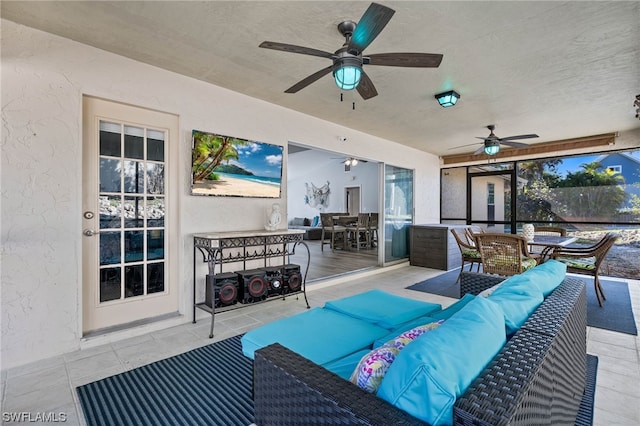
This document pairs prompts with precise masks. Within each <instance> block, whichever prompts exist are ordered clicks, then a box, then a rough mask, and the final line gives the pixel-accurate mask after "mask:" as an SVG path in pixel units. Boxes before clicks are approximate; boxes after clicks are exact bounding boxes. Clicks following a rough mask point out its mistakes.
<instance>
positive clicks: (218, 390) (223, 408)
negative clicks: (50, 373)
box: [76, 336, 253, 426]
mask: <svg viewBox="0 0 640 426" xmlns="http://www.w3.org/2000/svg"><path fill="white" fill-rule="evenodd" d="M240 337H241V336H235V337H231V338H229V339H226V340H222V341H220V342H216V343H213V344H211V345H207V346H204V347H202V348H198V349H194V350H192V351H189V352H186V353H184V354H180V355H177V356H174V357H171V358H167V359H165V360H162V361H157V362H154V363H153V364H149V365H145V366H142V367H139V368H136V369H135V370H131V371H127V372H125V373H121V374H118V375H115V376H111V377H107V378H106V379H102V380H98V381H97V382H93V383H89V384H87V385H84V386H79V387H78V388H77V389H76V390H77V392H78V397H79V399H80V404H81V405H82V411H83V412H84V417H85V420H86V422H87V425H88V426H94V425H104V426H114V425H121V426H128V425H132V426H133V425H136V426H144V425H148V426H164V425H184V426H198V425H203V426H204V425H207V426H212V425H220V426H222V425H224V426H235V425H237V426H248V425H249V424H251V423H253V398H252V397H251V389H252V387H253V361H252V360H251V359H249V358H247V357H245V356H244V355H243V354H242V345H241V343H240Z"/></svg>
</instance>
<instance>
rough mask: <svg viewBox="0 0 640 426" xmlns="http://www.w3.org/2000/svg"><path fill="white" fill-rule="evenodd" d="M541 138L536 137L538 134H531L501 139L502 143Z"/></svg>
mask: <svg viewBox="0 0 640 426" xmlns="http://www.w3.org/2000/svg"><path fill="white" fill-rule="evenodd" d="M539 137H540V136H538V135H536V134H530V135H517V136H508V137H506V138H500V141H508V140H515V139H531V138H539Z"/></svg>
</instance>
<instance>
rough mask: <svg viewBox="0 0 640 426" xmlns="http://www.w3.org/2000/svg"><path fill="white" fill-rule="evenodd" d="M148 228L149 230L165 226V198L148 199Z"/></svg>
mask: <svg viewBox="0 0 640 426" xmlns="http://www.w3.org/2000/svg"><path fill="white" fill-rule="evenodd" d="M147 226H148V227H149V228H155V227H163V226H164V197H148V198H147Z"/></svg>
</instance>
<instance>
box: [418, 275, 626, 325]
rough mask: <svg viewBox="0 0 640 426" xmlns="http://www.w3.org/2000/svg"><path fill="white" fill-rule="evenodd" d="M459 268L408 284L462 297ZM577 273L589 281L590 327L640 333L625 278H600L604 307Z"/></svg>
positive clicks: (429, 290) (588, 309)
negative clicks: (623, 279)
mask: <svg viewBox="0 0 640 426" xmlns="http://www.w3.org/2000/svg"><path fill="white" fill-rule="evenodd" d="M459 272H460V270H459V269H454V270H451V271H448V272H445V273H444V274H440V275H438V276H437V277H433V278H429V279H428V280H424V281H421V282H419V283H417V284H413V285H411V286H409V287H407V288H408V289H409V290H416V291H422V292H425V293H432V294H438V295H440V296H447V297H453V298H456V299H457V298H459V297H460V286H459V285H458V283H457V282H456V280H457V278H458V274H459ZM576 277H577V278H580V279H582V280H584V282H585V283H587V325H588V326H589V327H596V328H602V329H605V330H610V331H616V332H618V333H626V334H632V335H634V336H637V335H638V330H637V328H636V322H635V318H634V317H633V310H632V308H631V298H630V297H629V287H628V284H627V282H626V281H613V280H604V279H600V284H601V285H602V288H603V290H604V294H605V295H606V296H607V300H606V301H604V302H603V303H602V307H599V306H598V300H597V299H596V294H595V291H594V289H593V278H591V277H588V276H582V275H576Z"/></svg>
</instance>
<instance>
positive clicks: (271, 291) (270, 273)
mask: <svg viewBox="0 0 640 426" xmlns="http://www.w3.org/2000/svg"><path fill="white" fill-rule="evenodd" d="M263 271H264V273H265V279H266V280H267V296H268V297H271V296H280V295H282V294H283V290H284V280H283V278H282V266H269V267H266V268H263Z"/></svg>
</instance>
